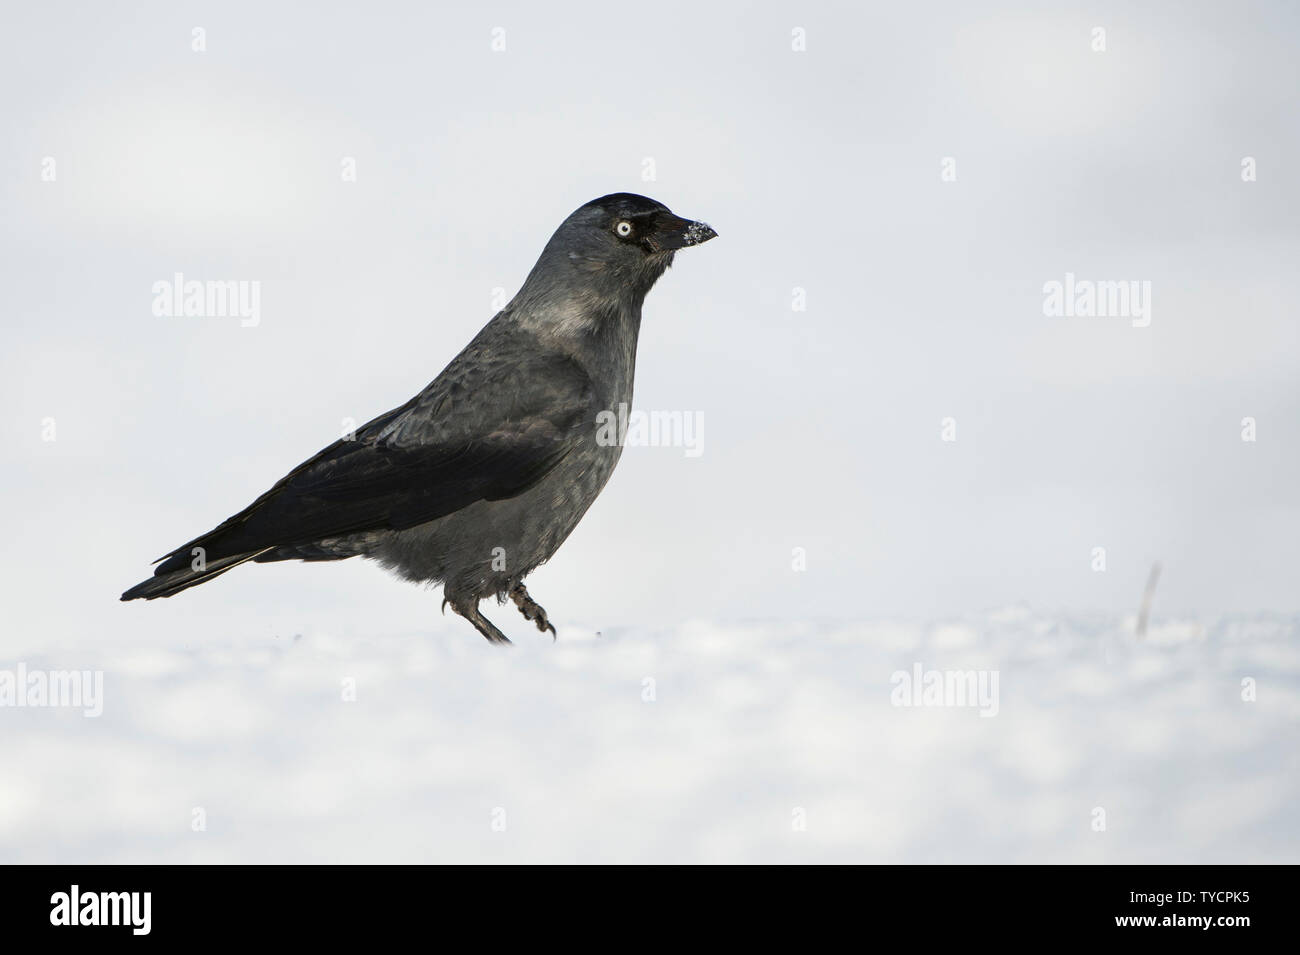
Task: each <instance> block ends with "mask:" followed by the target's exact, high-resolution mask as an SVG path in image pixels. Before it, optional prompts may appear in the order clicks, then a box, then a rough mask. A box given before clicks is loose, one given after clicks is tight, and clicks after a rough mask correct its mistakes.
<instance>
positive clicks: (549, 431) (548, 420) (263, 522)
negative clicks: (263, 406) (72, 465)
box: [154, 355, 597, 575]
mask: <svg viewBox="0 0 1300 955" xmlns="http://www.w3.org/2000/svg"><path fill="white" fill-rule="evenodd" d="M461 357H462V358H466V357H469V356H466V355H462V356H461ZM596 405H597V397H596V393H595V390H594V388H593V386H592V383H591V381H590V379H589V378H588V377H587V375H586V372H584V371H583V369H582V368H581V367H580V366H579V365H578V364H577V363H576V362H574V361H573V360H572V359H571V358H569V357H567V356H563V355H541V356H530V357H527V358H523V359H506V358H494V359H492V360H487V361H484V360H483V359H482V356H478V360H475V361H465V362H460V363H459V367H458V362H453V363H452V365H450V366H449V367H448V368H447V370H446V371H445V372H443V374H442V375H440V376H439V377H438V379H437V380H436V381H435V382H434V383H433V384H431V385H430V386H429V387H428V388H426V389H425V390H424V391H423V392H421V393H420V394H419V395H417V396H416V397H415V398H413V399H412V400H411V401H409V402H407V403H406V404H405V405H403V406H402V407H400V408H396V409H394V410H393V411H390V412H388V413H386V414H383V415H380V416H379V417H378V418H376V419H375V420H373V421H371V422H369V423H368V424H366V425H365V426H364V427H362V428H360V429H359V430H358V431H357V433H356V436H355V438H351V439H344V440H340V441H336V442H335V443H334V444H332V445H330V446H329V447H328V448H326V449H324V450H323V451H321V452H320V453H319V454H317V455H316V456H315V457H313V458H311V459H310V460H308V461H305V462H304V463H303V464H301V465H299V466H298V467H296V468H294V470H293V471H291V472H290V473H289V474H288V475H286V476H285V477H284V478H283V479H282V480H281V481H280V482H279V483H277V484H276V485H275V486H274V487H273V488H271V489H270V490H269V491H267V492H266V493H265V494H263V495H262V496H261V497H259V498H258V499H257V500H256V501H254V502H253V503H252V504H251V505H249V506H248V507H247V508H245V509H244V510H243V511H241V512H240V513H239V514H236V515H235V516H234V517H232V518H230V519H229V520H227V521H225V522H224V523H222V524H221V525H220V526H218V527H216V528H215V529H213V530H212V531H209V532H208V533H207V534H204V535H202V536H201V537H197V538H195V539H194V540H192V541H190V542H189V543H187V544H184V545H182V546H181V547H178V548H177V549H176V550H174V551H172V552H171V553H169V554H167V555H166V556H165V557H163V558H160V560H161V563H160V564H159V566H158V567H157V568H156V569H155V571H154V573H155V574H156V575H160V574H166V573H170V572H172V571H175V570H178V569H181V568H183V567H189V566H190V562H191V560H192V552H193V548H196V547H201V548H203V550H204V558H205V560H207V561H208V562H211V561H213V560H218V559H221V558H225V557H233V556H236V555H243V554H251V553H254V552H258V551H261V550H264V549H266V548H269V547H276V546H282V545H287V544H305V543H309V542H313V541H319V540H323V539H327V538H333V537H341V536H344V535H347V534H353V533H357V532H360V531H368V530H380V529H383V530H401V529H404V528H408V527H414V526H416V525H417V524H423V523H425V522H427V521H431V520H434V519H436V518H439V517H443V516H446V515H447V514H451V513H452V512H454V511H458V510H460V509H461V508H463V507H467V506H469V505H470V504H473V503H474V502H476V501H481V500H483V501H495V500H502V499H504V498H509V497H514V496H515V495H518V494H520V493H522V492H524V491H526V490H527V489H528V488H530V487H532V486H533V485H534V484H536V483H537V482H538V481H540V480H541V479H542V478H543V477H544V476H545V475H546V474H548V473H549V472H550V471H551V470H552V469H553V468H554V467H555V466H556V465H557V464H558V463H559V462H560V461H561V460H563V459H564V457H565V455H567V454H568V453H569V452H570V451H572V450H573V449H574V448H575V447H577V446H578V444H580V443H581V442H583V441H590V440H592V436H593V434H594V429H595V415H596V411H597V408H596Z"/></svg>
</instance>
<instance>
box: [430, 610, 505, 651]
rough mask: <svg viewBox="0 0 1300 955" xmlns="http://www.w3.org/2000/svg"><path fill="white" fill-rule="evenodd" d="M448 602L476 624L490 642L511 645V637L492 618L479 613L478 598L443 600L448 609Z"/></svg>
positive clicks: (475, 627) (476, 627) (477, 628)
mask: <svg viewBox="0 0 1300 955" xmlns="http://www.w3.org/2000/svg"><path fill="white" fill-rule="evenodd" d="M448 603H450V604H451V609H452V610H454V611H456V613H458V614H460V615H461V616H462V617H464V618H465V619H466V620H468V621H469V622H470V623H471V624H473V625H474V629H475V630H477V631H478V632H479V633H481V634H483V636H485V637H487V642H488V643H500V644H503V645H506V646H509V644H510V638H509V637H507V636H506V635H505V634H504V633H502V632H501V631H500V630H498V629H497V628H496V627H495V626H493V624H492V621H491V620H489V619H488V618H487V617H485V616H483V614H481V613H479V609H478V601H477V600H454V599H448V600H444V601H443V602H442V608H443V610H446V609H447V604H448Z"/></svg>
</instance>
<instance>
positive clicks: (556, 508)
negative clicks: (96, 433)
mask: <svg viewBox="0 0 1300 955" xmlns="http://www.w3.org/2000/svg"><path fill="white" fill-rule="evenodd" d="M715 235H716V233H715V232H714V231H713V230H712V229H711V228H709V227H708V226H707V225H705V224H704V223H702V222H691V221H689V220H687V219H682V218H680V217H678V216H675V215H673V214H672V213H671V212H670V211H669V210H668V209H667V207H665V206H663V205H662V204H660V203H658V202H655V201H654V200H652V199H647V198H645V197H644V196H636V195H632V194H630V193H618V194H615V195H610V196H604V197H603V198H600V199H596V200H594V201H592V202H589V203H587V204H586V205H585V206H583V207H582V208H580V209H578V210H577V211H576V212H574V213H573V215H571V216H569V217H568V218H567V219H565V220H564V222H563V223H562V224H561V225H560V227H559V229H557V230H556V232H555V235H553V236H552V237H551V240H550V242H548V243H547V244H546V248H545V249H544V250H543V251H542V255H541V257H540V258H539V259H538V260H537V264H536V265H535V266H533V270H532V272H531V273H529V275H528V279H527V281H525V282H524V285H523V288H521V289H520V290H519V294H518V295H516V296H515V297H514V299H513V300H512V301H511V302H510V304H509V305H507V306H506V307H505V309H503V310H502V311H501V312H500V313H499V314H497V315H496V317H495V318H493V319H492V321H490V322H488V324H487V325H486V326H484V328H483V330H482V331H480V332H479V333H478V335H476V336H475V337H474V340H473V341H471V342H470V343H469V345H468V346H466V348H465V350H464V351H462V352H461V353H460V354H459V355H457V356H456V357H455V358H454V359H453V360H452V362H451V364H449V365H448V366H447V367H446V368H445V369H444V370H443V372H442V374H440V375H439V376H438V377H437V378H436V379H434V381H433V383H432V384H430V385H429V386H428V387H427V388H425V389H424V390H423V391H421V392H420V393H419V394H418V395H416V396H415V397H414V398H412V399H411V400H410V401H408V402H407V403H406V404H404V405H402V406H401V407H400V408H395V409H393V410H392V411H389V412H387V413H386V414H382V415H380V416H379V417H378V418H375V419H374V420H373V421H371V422H370V423H369V424H367V425H365V426H364V427H362V428H360V429H358V430H357V433H356V436H355V438H354V439H351V440H343V441H337V442H335V443H334V444H332V445H330V446H329V447H328V448H326V449H325V450H323V451H321V452H320V453H319V454H317V455H316V456H315V457H313V458H311V459H310V460H308V461H306V462H304V463H303V464H301V465H299V466H298V467H296V468H294V470H293V471H291V472H290V473H289V474H288V475H286V476H285V477H284V478H283V479H282V480H281V481H280V482H279V483H278V484H276V485H275V486H274V487H273V488H271V489H270V490H269V491H267V492H266V493H265V494H263V495H262V496H261V497H259V498H258V499H257V500H256V501H254V502H253V503H252V504H251V505H249V506H248V507H247V508H245V509H244V510H243V511H241V512H240V513H238V514H236V515H235V516H234V517H232V518H230V519H229V520H227V521H226V522H224V523H223V524H221V525H220V526H218V527H217V528H215V529H214V530H212V531H209V532H208V533H206V534H204V535H202V536H201V537H196V538H195V539H194V540H192V541H190V542H189V543H187V544H184V545H182V546H180V547H178V548H176V550H174V551H172V552H171V553H170V554H167V555H166V556H165V557H163V558H160V563H159V565H158V567H157V569H156V570H155V571H154V576H153V577H151V578H149V579H148V580H146V581H144V582H142V583H140V584H137V585H136V586H134V587H132V588H131V589H130V590H128V591H127V592H126V593H124V594H122V599H123V600H134V599H136V598H139V597H144V598H146V599H150V600H152V599H154V598H156V597H170V596H171V595H172V594H175V593H179V592H180V591H182V590H185V589H187V588H189V587H193V586H195V585H196V584H201V583H204V582H205V581H208V580H211V579H212V578H213V577H216V576H218V575H220V574H224V573H225V572H226V571H228V570H230V569H231V568H232V567H235V566H238V565H239V564H242V563H244V562H245V561H250V560H251V561H256V562H259V563H260V562H264V561H275V560H342V559H345V558H348V557H358V556H360V557H370V558H373V559H375V560H378V561H379V562H380V563H381V564H383V565H384V566H386V567H388V568H390V569H391V570H393V571H395V572H396V573H398V574H400V575H401V576H402V577H405V578H406V579H408V580H412V581H416V582H420V583H434V582H440V583H442V585H443V593H444V598H445V599H444V601H443V606H444V608H445V607H446V605H447V604H450V605H451V606H452V608H453V609H454V610H455V611H456V612H457V613H458V614H460V615H461V616H462V617H464V618H465V619H467V620H468V621H469V622H470V623H472V624H473V625H474V626H475V627H476V628H477V629H478V631H479V633H481V634H483V636H485V637H486V638H487V639H488V640H490V641H492V642H494V643H509V642H510V641H509V640H508V639H506V637H505V635H504V634H503V633H502V632H501V631H500V630H498V629H497V628H496V627H495V626H493V625H492V623H491V622H490V621H489V620H487V618H486V617H484V616H483V615H482V614H481V613H480V612H479V609H478V604H479V601H481V600H483V599H484V598H485V597H496V598H497V599H498V600H502V599H504V597H506V596H507V595H508V596H509V597H510V598H511V599H512V600H513V601H514V602H515V604H516V606H518V608H519V610H520V611H521V612H522V613H523V615H524V616H525V617H526V618H527V619H529V620H531V621H532V622H534V623H535V624H536V625H537V628H538V629H539V630H548V629H549V630H550V631H551V633H554V632H555V628H554V627H553V626H551V624H550V621H549V620H548V619H547V615H546V611H544V610H543V609H542V608H541V607H540V606H538V605H537V604H536V603H535V602H534V601H533V600H532V598H531V597H529V595H528V591H527V590H526V589H525V587H524V584H523V580H524V578H525V577H526V576H528V574H529V573H530V572H531V571H532V570H533V569H534V568H535V567H537V566H538V565H539V564H541V563H543V562H545V561H546V560H548V559H549V558H550V557H551V555H552V554H554V553H555V551H556V550H557V549H558V548H559V546H560V544H562V543H563V542H564V539H565V538H566V537H568V536H569V533H570V532H571V531H572V530H573V528H574V527H575V526H577V523H578V521H579V520H580V519H581V518H582V515H583V514H585V513H586V511H587V508H588V507H590V506H591V502H592V501H594V500H595V499H596V495H598V494H599V493H600V492H601V489H602V488H604V486H605V482H606V481H608V480H609V476H610V474H611V473H612V472H613V470H614V465H615V464H617V463H618V459H619V455H620V454H621V453H622V447H621V446H620V445H618V444H617V443H615V444H612V445H607V444H602V443H599V442H598V441H597V433H598V431H597V415H598V414H599V413H600V412H601V411H606V410H608V411H614V412H617V409H618V406H619V404H620V403H621V402H627V403H628V404H630V403H631V400H632V378H633V373H634V371H635V366H636V343H637V335H638V333H639V331H640V327H641V303H642V302H643V301H644V300H645V296H646V293H647V292H649V291H650V288H651V286H653V285H654V283H655V281H656V280H657V279H658V278H659V276H660V275H662V274H663V272H664V270H665V269H667V268H668V266H669V265H671V264H672V260H673V254H674V252H675V251H676V250H677V249H680V248H683V247H685V246H690V245H698V244H699V243H701V242H707V241H708V240H709V239H711V238H713V237H714V236H715Z"/></svg>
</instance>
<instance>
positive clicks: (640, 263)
mask: <svg viewBox="0 0 1300 955" xmlns="http://www.w3.org/2000/svg"><path fill="white" fill-rule="evenodd" d="M716 235H717V233H716V232H714V231H713V229H712V228H710V227H709V226H708V225H706V224H705V223H703V222H694V221H692V220H690V219H683V218H682V217H681V216H678V215H674V214H673V213H672V211H671V210H669V208H668V207H667V206H665V205H664V204H663V203H662V202H656V201H655V200H653V199H647V198H646V197H645V196H638V195H634V194H632V193H630V192H618V193H614V194H612V195H608V196H602V197H601V198H599V199H593V200H592V201H591V202H588V203H587V204H586V205H584V206H582V207H581V208H579V209H577V210H576V211H575V212H574V213H573V214H572V215H570V216H569V217H568V218H567V219H565V220H564V222H563V223H561V224H560V227H559V228H558V229H557V230H555V235H553V236H552V237H551V241H550V242H548V243H547V245H546V250H545V251H544V252H543V253H542V257H541V259H540V260H539V261H538V263H537V268H535V269H534V270H533V271H534V277H538V278H546V279H548V280H554V281H571V282H577V283H580V284H581V285H584V286H586V289H587V290H589V291H590V292H594V293H596V294H598V295H603V296H610V297H617V298H626V299H630V300H634V301H635V302H636V304H637V305H639V304H640V302H641V299H643V298H644V297H645V294H646V293H647V292H649V291H650V287H651V286H653V285H654V283H655V281H656V280H657V279H658V278H659V276H660V275H662V274H663V273H664V270H665V269H667V268H668V266H670V265H671V264H672V261H673V255H674V253H675V252H676V251H677V250H678V249H684V248H686V247H687V246H692V245H699V244H701V243H703V242H708V241H709V240H710V239H712V238H713V237H714V236H716ZM531 280H532V277H530V281H531Z"/></svg>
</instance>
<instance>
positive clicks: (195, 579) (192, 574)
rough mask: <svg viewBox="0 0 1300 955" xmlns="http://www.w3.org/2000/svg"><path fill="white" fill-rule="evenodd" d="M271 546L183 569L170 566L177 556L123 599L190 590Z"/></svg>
mask: <svg viewBox="0 0 1300 955" xmlns="http://www.w3.org/2000/svg"><path fill="white" fill-rule="evenodd" d="M268 550H271V548H269V547H267V548H265V549H263V550H257V551H251V552H250V553H247V554H235V555H233V556H231V557H221V558H219V559H217V560H214V561H210V562H208V563H206V564H202V565H201V566H200V567H199V568H195V567H194V566H192V565H189V566H185V567H182V568H180V569H168V568H169V567H174V566H175V564H174V560H169V561H167V562H166V563H164V564H162V565H161V566H159V568H158V569H157V570H156V571H155V572H154V576H152V577H150V578H149V579H148V580H142V581H141V582H140V583H138V584H136V585H135V586H134V587H132V588H131V589H130V590H128V591H127V592H126V593H124V594H122V598H121V599H123V600H138V599H140V598H141V597H143V598H144V599H145V600H155V599H157V598H158V597H170V596H172V595H173V594H178V593H180V592H181V591H182V590H188V589H189V588H191V587H196V586H198V585H199V584H202V583H206V582H207V581H209V580H211V579H212V578H213V577H220V576H221V575H222V574H224V573H225V572H226V571H228V570H230V569H232V568H234V567H238V566H239V565H240V564H242V563H244V562H245V561H248V560H253V559H254V558H256V557H257V556H259V555H260V554H264V553H266V552H267V551H268Z"/></svg>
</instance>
